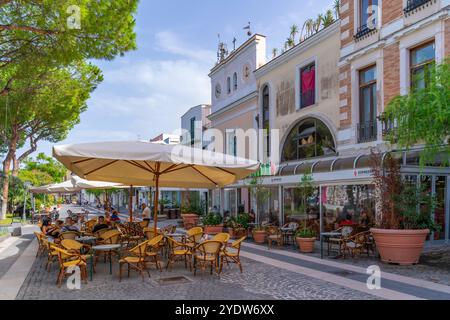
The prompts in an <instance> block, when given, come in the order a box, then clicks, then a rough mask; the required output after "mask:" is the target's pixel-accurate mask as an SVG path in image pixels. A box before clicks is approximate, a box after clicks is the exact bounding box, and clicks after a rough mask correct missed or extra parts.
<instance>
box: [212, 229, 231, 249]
mask: <svg viewBox="0 0 450 320" xmlns="http://www.w3.org/2000/svg"><path fill="white" fill-rule="evenodd" d="M211 240H215V241H220V242H222V243H223V245H224V246H226V245H227V243H228V240H230V234H229V233H224V232H222V233H218V234H216V235H215V236H214V237H213V238H212V239H211Z"/></svg>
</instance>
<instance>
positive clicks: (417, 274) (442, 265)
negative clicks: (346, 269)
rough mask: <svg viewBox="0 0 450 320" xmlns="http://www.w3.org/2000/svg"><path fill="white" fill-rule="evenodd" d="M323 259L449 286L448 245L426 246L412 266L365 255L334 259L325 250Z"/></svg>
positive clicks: (449, 262) (449, 252)
mask: <svg viewBox="0 0 450 320" xmlns="http://www.w3.org/2000/svg"><path fill="white" fill-rule="evenodd" d="M287 250H292V249H287ZM325 251H326V249H325ZM313 256H315V257H320V248H319V247H318V248H317V249H316V252H315V254H313ZM325 259H328V260H332V261H336V262H341V263H346V264H351V265H355V266H359V267H368V266H370V265H378V266H379V267H380V269H381V271H382V272H383V271H384V272H389V273H395V274H400V275H403V276H407V277H412V278H417V279H422V280H426V281H431V282H435V283H439V284H443V285H447V286H450V246H434V247H426V248H425V249H424V252H423V254H422V256H421V258H420V263H419V264H417V265H413V266H400V265H395V264H388V263H383V262H381V261H380V260H379V259H378V258H377V257H367V256H365V255H361V256H360V257H357V258H354V259H352V258H350V257H347V258H346V259H342V258H338V259H336V258H334V257H332V256H330V257H328V256H327V255H326V252H325Z"/></svg>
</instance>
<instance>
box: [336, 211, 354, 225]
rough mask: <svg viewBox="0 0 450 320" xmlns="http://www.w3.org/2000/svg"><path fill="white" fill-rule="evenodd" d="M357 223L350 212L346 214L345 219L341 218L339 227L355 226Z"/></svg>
mask: <svg viewBox="0 0 450 320" xmlns="http://www.w3.org/2000/svg"><path fill="white" fill-rule="evenodd" d="M354 224H355V223H354V222H353V221H352V216H351V215H350V214H347V215H346V216H345V219H344V220H341V222H339V228H342V227H345V226H353V225H354Z"/></svg>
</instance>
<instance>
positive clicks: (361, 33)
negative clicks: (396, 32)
mask: <svg viewBox="0 0 450 320" xmlns="http://www.w3.org/2000/svg"><path fill="white" fill-rule="evenodd" d="M376 30H377V29H376V28H369V27H368V26H367V24H364V25H362V26H360V27H358V29H357V30H356V34H355V35H354V36H353V38H354V39H355V40H356V41H358V40H360V39H362V38H364V37H366V36H369V35H370V34H372V33H373V32H375V31H376Z"/></svg>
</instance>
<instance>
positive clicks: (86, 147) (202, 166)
mask: <svg viewBox="0 0 450 320" xmlns="http://www.w3.org/2000/svg"><path fill="white" fill-rule="evenodd" d="M53 156H54V157H55V158H56V159H58V160H59V161H60V162H61V163H62V164H63V165H65V166H66V167H67V168H68V169H69V170H71V171H72V172H74V173H75V174H77V175H78V176H80V177H82V178H84V179H87V180H96V181H107V182H116V183H122V184H127V185H131V186H133V185H145V186H152V187H155V188H156V193H155V194H156V195H157V194H158V193H159V187H179V188H189V187H191V188H205V189H213V188H216V187H223V186H226V185H229V184H232V183H235V182H236V181H238V180H240V179H243V178H245V177H247V176H249V175H250V174H252V173H254V172H256V171H257V170H258V168H259V164H258V163H257V162H256V161H253V160H249V159H243V158H238V157H233V156H230V155H225V154H222V153H214V152H210V151H206V150H201V149H194V148H190V147H185V146H181V145H175V146H168V145H159V144H154V143H150V142H146V141H120V142H99V143H85V144H74V145H60V146H54V147H53ZM154 209H155V212H154V222H155V223H154V228H155V229H156V225H157V219H158V213H157V212H158V197H157V196H156V197H154Z"/></svg>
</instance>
